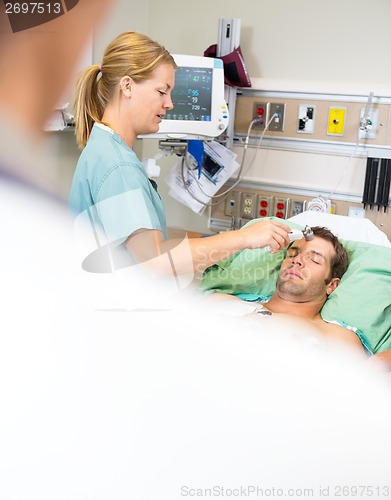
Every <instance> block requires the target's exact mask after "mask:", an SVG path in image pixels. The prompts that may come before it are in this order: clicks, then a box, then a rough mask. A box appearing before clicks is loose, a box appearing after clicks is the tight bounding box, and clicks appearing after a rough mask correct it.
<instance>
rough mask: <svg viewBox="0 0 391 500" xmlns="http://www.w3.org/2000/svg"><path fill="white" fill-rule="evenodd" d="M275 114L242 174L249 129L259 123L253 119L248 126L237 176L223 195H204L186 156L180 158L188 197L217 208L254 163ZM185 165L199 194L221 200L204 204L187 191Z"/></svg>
mask: <svg viewBox="0 0 391 500" xmlns="http://www.w3.org/2000/svg"><path fill="white" fill-rule="evenodd" d="M277 116H278V115H277V113H274V114H273V116H272V117H271V118H270V119H269V121H268V122H267V124H266V126H265V129H264V130H263V132H262V134H261V135H260V137H259V141H258V144H257V147H256V150H255V152H254V155H253V158H252V160H251V162H250V164H249V165H248V166H247V168H246V170H245V171H244V172H243V173H242V171H243V167H244V161H245V158H246V153H247V148H248V143H249V139H250V133H251V129H252V128H253V126H254V124H255V123H257V122H258V121H260V119H259V118H254V119H253V120H252V121H251V122H250V124H249V127H248V130H247V135H246V139H245V143H244V150H243V155H242V161H241V164H240V168H239V172H238V175H237V177H236V180H235V182H234V184H232V185H231V186H230V187H229V189H227V190H226V191H224V192H223V193H219V194H217V195H214V196H210V195H208V194H206V193H205V192H204V191H203V190H202V189H201V186H200V184H199V182H198V179H197V177H196V176H195V175H194V174H193V173H192V171H191V170H192V169H190V168H189V166H188V165H187V161H186V155H184V156H183V158H182V165H181V177H182V182H183V186H184V188H185V189H186V191H187V192H188V193H189V194H190V196H191V197H192V198H193V199H194V200H196V201H198V203H201V204H202V205H204V206H205V207H213V206H217V205H219V204H220V203H222V202H223V201H224V199H225V198H226V197H227V195H228V193H230V192H231V191H232V189H233V188H234V187H236V186H237V185H238V184H239V182H240V181H241V179H242V175H245V174H246V173H247V172H248V170H249V169H250V167H251V166H252V164H253V163H254V160H255V157H256V155H257V152H258V149H259V147H260V145H261V142H262V139H263V137H264V135H265V133H266V131H267V130H268V129H269V127H270V124H271V123H272V121H273V120H274V118H275V117H277ZM185 165H186V167H187V170H188V173H189V175H190V176H191V177H193V179H194V180H195V182H196V183H197V186H198V189H199V190H200V192H201V193H202V194H203V195H205V196H207V197H208V198H211V200H212V199H215V198H223V197H224V198H223V199H222V200H219V201H217V202H216V203H213V202H212V201H210V202H208V203H205V202H204V201H201V200H200V199H198V198H197V197H196V196H195V195H194V194H193V193H192V192H191V191H190V189H189V186H188V184H187V181H186V180H185V176H184V166H185Z"/></svg>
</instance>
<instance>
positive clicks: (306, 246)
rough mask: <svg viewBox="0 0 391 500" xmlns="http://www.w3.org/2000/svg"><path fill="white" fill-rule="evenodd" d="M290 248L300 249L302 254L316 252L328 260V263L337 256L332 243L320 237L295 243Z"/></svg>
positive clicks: (303, 239)
mask: <svg viewBox="0 0 391 500" xmlns="http://www.w3.org/2000/svg"><path fill="white" fill-rule="evenodd" d="M289 248H292V249H298V250H299V251H300V252H307V251H313V252H316V253H318V254H320V255H322V256H323V257H324V258H325V259H326V260H327V262H330V260H331V258H332V257H333V256H334V254H335V250H334V247H333V245H332V243H331V242H330V241H327V240H325V239H323V238H321V237H320V236H315V237H314V238H313V239H312V240H310V241H307V240H306V239H305V238H302V239H301V240H297V241H294V242H293V243H292V245H291V246H290V247H289Z"/></svg>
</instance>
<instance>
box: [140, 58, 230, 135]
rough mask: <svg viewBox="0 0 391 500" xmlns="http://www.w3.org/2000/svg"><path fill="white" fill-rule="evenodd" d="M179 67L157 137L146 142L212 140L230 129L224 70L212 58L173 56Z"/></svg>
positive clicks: (218, 60)
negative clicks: (157, 139) (154, 140)
mask: <svg viewBox="0 0 391 500" xmlns="http://www.w3.org/2000/svg"><path fill="white" fill-rule="evenodd" d="M173 57H174V60H175V62H176V64H177V66H178V68H177V69H176V70H175V86H174V89H173V91H172V93H171V98H172V101H173V105H174V108H173V109H172V110H168V111H167V113H166V116H165V117H164V119H163V121H162V122H161V124H160V127H159V131H158V132H157V133H155V134H151V135H145V136H143V138H151V137H155V138H160V139H200V140H205V139H213V138H215V137H217V136H218V135H220V134H221V133H222V132H224V130H225V129H226V128H227V125H228V119H229V116H228V108H227V104H226V102H225V99H224V67H223V63H222V61H221V60H220V59H216V58H212V57H201V56H190V55H173Z"/></svg>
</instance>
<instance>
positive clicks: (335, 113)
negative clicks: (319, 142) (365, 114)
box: [327, 108, 346, 136]
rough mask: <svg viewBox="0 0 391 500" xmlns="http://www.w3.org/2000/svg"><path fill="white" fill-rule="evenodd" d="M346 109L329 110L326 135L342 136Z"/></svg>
mask: <svg viewBox="0 0 391 500" xmlns="http://www.w3.org/2000/svg"><path fill="white" fill-rule="evenodd" d="M345 114H346V108H329V119H328V123H327V135H340V136H342V135H343V134H344V129H345Z"/></svg>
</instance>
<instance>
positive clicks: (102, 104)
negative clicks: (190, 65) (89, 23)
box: [74, 31, 176, 148]
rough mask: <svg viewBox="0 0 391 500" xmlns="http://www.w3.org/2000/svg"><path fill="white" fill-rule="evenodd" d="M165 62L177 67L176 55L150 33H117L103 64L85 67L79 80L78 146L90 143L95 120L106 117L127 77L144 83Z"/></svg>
mask: <svg viewBox="0 0 391 500" xmlns="http://www.w3.org/2000/svg"><path fill="white" fill-rule="evenodd" d="M164 63H170V64H172V65H173V67H174V68H176V64H175V61H174V59H173V57H172V55H171V54H170V53H169V52H168V51H167V50H166V49H165V48H164V47H163V46H162V45H159V44H158V43H157V42H155V41H153V40H151V39H150V38H149V37H148V36H146V35H143V34H142V33H138V32H135V31H128V32H125V33H122V34H120V35H119V36H117V37H116V38H115V39H114V40H113V41H112V42H111V43H110V44H109V45H108V46H107V48H106V50H105V53H104V55H103V61H102V65H101V66H99V65H98V64H94V65H92V66H89V67H88V68H86V69H84V70H83V71H81V72H80V74H79V77H78V80H77V82H76V92H75V101H74V116H75V125H76V132H75V133H76V141H77V143H78V146H79V147H80V148H84V146H85V145H86V144H87V141H88V138H89V137H90V134H91V130H92V126H93V124H94V122H99V121H100V120H101V119H102V116H103V113H104V110H105V108H106V105H107V103H108V102H109V101H110V100H111V99H112V98H113V96H114V94H115V91H116V89H117V88H118V84H119V82H120V80H121V78H122V77H123V76H126V75H127V76H130V77H131V78H132V79H133V80H134V81H135V82H140V81H142V80H145V79H148V78H150V77H151V74H152V72H153V71H154V70H155V69H156V68H157V67H158V66H159V65H160V64H164Z"/></svg>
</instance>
